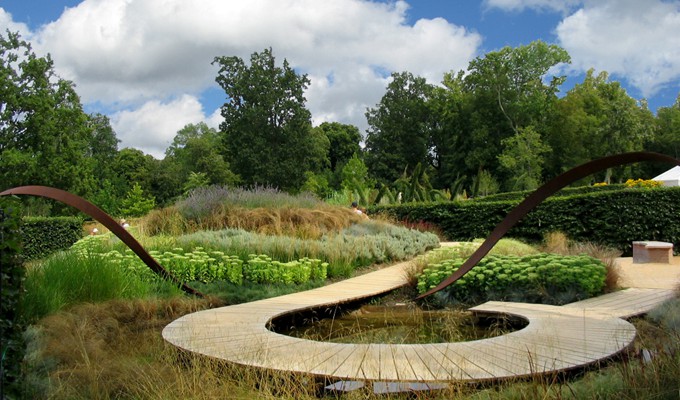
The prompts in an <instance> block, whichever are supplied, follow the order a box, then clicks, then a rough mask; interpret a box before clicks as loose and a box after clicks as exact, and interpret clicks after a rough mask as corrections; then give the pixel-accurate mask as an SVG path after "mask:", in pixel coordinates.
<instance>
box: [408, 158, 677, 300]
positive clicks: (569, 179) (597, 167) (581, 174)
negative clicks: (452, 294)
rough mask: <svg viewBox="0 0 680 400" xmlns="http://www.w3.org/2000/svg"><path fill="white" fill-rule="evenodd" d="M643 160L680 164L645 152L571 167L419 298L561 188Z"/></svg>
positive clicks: (484, 252) (458, 275) (448, 280)
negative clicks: (604, 171) (597, 173)
mask: <svg viewBox="0 0 680 400" xmlns="http://www.w3.org/2000/svg"><path fill="white" fill-rule="evenodd" d="M641 161H660V162H666V163H669V164H676V165H680V160H678V159H675V158H673V157H670V156H667V155H665V154H659V153H651V152H645V151H641V152H633V153H623V154H617V155H614V156H609V157H603V158H599V159H597V160H593V161H590V162H587V163H585V164H581V165H579V166H578V167H575V168H572V169H570V170H569V171H567V172H565V173H563V174H561V175H559V176H557V177H556V178H554V179H552V180H551V181H549V182H548V183H546V184H545V185H543V186H541V187H539V188H538V189H536V191H535V192H533V193H532V194H531V195H529V196H528V197H527V198H526V199H524V201H522V202H521V203H519V204H518V205H517V206H516V207H515V208H513V209H512V211H510V213H508V215H507V216H506V217H505V219H503V221H501V222H500V223H499V224H498V225H496V227H495V228H494V230H493V231H491V234H490V235H489V237H487V238H486V240H485V241H484V242H483V243H482V244H481V245H480V246H479V248H477V250H476V251H475V252H474V253H472V255H471V256H470V258H468V259H467V260H466V261H465V262H464V263H463V265H461V266H460V268H458V269H457V270H456V271H455V272H454V273H453V274H451V276H449V277H448V278H446V279H444V280H443V281H442V282H440V283H439V285H437V286H436V287H434V288H432V289H430V290H428V291H427V292H425V293H423V294H421V295H420V296H418V297H416V298H417V299H421V298H423V297H427V296H429V295H431V294H434V293H436V292H438V291H440V290H442V289H444V288H445V287H447V286H449V285H451V284H452V283H454V282H455V281H457V280H458V279H460V278H461V277H462V276H463V275H465V274H466V273H468V272H469V271H470V270H471V269H472V268H473V267H474V266H475V265H477V263H478V262H479V261H480V260H481V259H482V258H484V256H485V255H487V253H489V251H491V249H492V248H493V246H495V245H496V243H497V242H498V241H499V240H500V239H501V238H502V237H503V236H504V235H505V234H506V233H507V232H508V231H509V230H510V228H512V227H513V226H515V224H517V222H519V220H520V219H522V218H523V217H524V216H525V215H527V214H528V213H529V211H531V210H533V209H534V208H535V207H536V206H537V205H539V204H541V203H542V202H543V201H544V200H545V199H547V198H548V197H550V196H551V195H553V194H555V193H556V192H557V191H559V190H560V189H562V188H564V187H565V186H567V185H569V184H571V183H573V182H576V181H577V180H579V179H583V178H585V177H587V176H588V175H591V174H593V173H595V172H598V171H603V170H606V169H607V168H612V167H618V166H620V165H625V164H633V163H636V162H641Z"/></svg>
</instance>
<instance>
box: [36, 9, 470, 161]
mask: <svg viewBox="0 0 680 400" xmlns="http://www.w3.org/2000/svg"><path fill="white" fill-rule="evenodd" d="M407 10H408V4H407V3H406V2H404V1H397V2H394V3H383V2H371V1H364V0H328V1H318V0H249V1H224V0H201V1H197V0H195V1H190V0H85V1H83V2H81V3H80V4H78V5H77V6H76V7H73V8H70V9H66V11H65V12H64V13H63V14H62V15H61V17H60V18H59V19H58V20H57V21H54V22H52V23H50V24H47V25H44V26H42V27H41V28H40V30H39V31H38V32H36V33H35V39H34V45H35V47H36V50H37V51H39V52H42V53H43V54H44V53H46V52H49V53H51V54H52V57H53V59H54V61H55V68H56V70H57V73H58V74H59V75H60V76H62V77H64V78H66V79H70V80H72V81H74V82H75V83H76V84H77V91H78V93H79V94H80V95H81V97H82V99H83V101H84V102H85V103H95V102H97V103H98V104H103V105H104V106H107V107H117V108H119V109H123V108H124V109H126V110H130V109H135V108H137V107H140V106H141V105H142V104H144V107H147V106H148V104H157V105H158V104H160V103H159V99H167V98H172V97H173V96H174V97H176V96H179V95H181V94H182V93H191V94H193V95H196V96H198V95H199V93H201V92H202V91H204V90H206V89H207V88H209V87H214V86H215V83H214V79H215V77H216V75H217V68H216V67H215V66H212V65H211V62H212V60H213V59H214V57H215V56H223V55H224V56H232V55H236V56H239V57H242V58H244V59H246V60H247V59H249V57H250V54H252V53H253V52H256V51H257V52H260V51H262V50H263V49H265V48H268V47H272V49H273V51H274V55H275V57H276V58H277V62H279V63H280V62H282V61H283V59H284V58H286V59H287V60H288V61H289V62H290V64H291V66H293V67H294V68H296V70H298V71H301V72H304V73H307V74H309V76H310V78H311V79H312V84H311V86H310V88H309V90H308V92H307V98H308V107H309V109H310V111H312V114H313V117H314V121H315V122H316V121H319V122H321V121H325V120H338V121H339V122H345V123H353V124H356V125H359V126H360V127H365V125H366V123H365V118H364V112H365V109H366V107H367V106H374V105H375V104H376V103H377V102H378V101H379V100H380V97H381V96H382V94H383V93H384V88H385V85H386V79H385V76H384V75H385V72H387V73H389V72H392V71H405V70H408V71H410V72H412V73H414V74H417V75H421V76H424V77H426V78H428V79H429V80H430V81H431V82H433V83H439V81H440V80H441V78H442V75H443V73H444V72H448V71H450V70H460V69H465V68H466V67H467V64H468V62H469V61H470V60H471V59H472V58H474V57H475V56H476V55H477V54H476V51H477V49H478V48H479V46H480V44H481V37H480V36H479V35H478V34H476V33H471V32H469V31H467V30H466V29H465V28H462V27H459V26H456V25H453V24H451V23H448V22H447V21H445V20H444V19H441V18H435V19H431V20H430V19H427V20H425V19H422V20H419V21H417V22H416V23H415V24H414V25H413V26H410V25H408V24H407V23H406V13H407ZM329 76H333V77H334V79H333V80H332V81H330V80H327V77H329ZM154 101H155V102H154ZM147 102H151V103H147ZM214 106H216V105H215V104H212V105H210V106H209V107H207V108H210V109H212V108H213V107H214ZM137 113H139V114H137ZM148 113H149V110H148V109H145V110H142V109H139V110H138V111H137V112H132V113H131V112H130V111H125V112H121V113H120V115H119V116H120V117H121V118H122V116H125V118H126V121H128V122H127V123H125V124H123V123H121V124H119V125H118V127H117V129H116V131H117V133H118V135H119V136H121V138H127V137H130V138H131V137H136V133H133V132H128V131H126V129H128V127H129V126H132V125H134V124H133V123H132V121H131V120H130V119H131V118H132V116H136V115H145V116H148ZM209 118H211V119H213V123H214V121H216V120H217V116H216V115H215V114H213V115H212V116H210V117H209ZM174 133H175V131H172V132H168V133H166V134H165V135H166V136H168V135H174ZM158 138H159V139H160V137H158ZM123 140H127V139H123ZM149 140H150V138H149V139H145V142H144V143H143V144H144V145H145V146H147V148H149V146H151V143H150V142H149ZM139 144H140V145H142V143H139Z"/></svg>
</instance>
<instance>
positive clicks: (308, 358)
mask: <svg viewBox="0 0 680 400" xmlns="http://www.w3.org/2000/svg"><path fill="white" fill-rule="evenodd" d="M617 261H618V262H619V267H620V268H621V276H622V281H621V283H622V285H623V286H624V287H629V289H626V290H622V291H619V292H615V293H612V294H608V295H604V296H600V297H597V298H594V299H589V300H586V301H581V302H577V303H571V304H568V305H565V306H561V307H558V306H548V305H540V304H524V303H504V302H488V303H485V304H482V305H480V306H477V307H474V308H472V309H471V310H472V311H474V312H476V313H487V314H509V315H515V316H519V317H521V318H524V319H526V320H528V321H529V324H528V325H527V326H526V327H525V328H524V329H521V330H519V331H515V332H512V333H509V334H506V335H503V336H498V337H494V338H490V339H484V340H477V341H471V342H458V343H434V344H340V343H329V342H319V341H311V340H305V339H299V338H294V337H290V336H285V335H281V334H278V333H274V332H272V331H270V330H268V329H267V324H268V323H269V322H270V321H271V320H272V319H273V318H275V317H277V316H281V315H283V314H288V313H293V312H298V311H302V310H306V309H311V308H317V307H320V306H325V305H328V306H330V305H335V304H339V303H345V302H348V301H352V300H357V299H362V298H366V297H371V296H374V295H376V294H380V293H384V292H387V291H390V290H393V289H395V288H397V287H399V286H402V285H404V284H405V282H406V268H407V266H408V263H400V264H396V265H393V266H391V267H388V268H384V269H381V270H379V271H375V272H371V273H369V274H366V275H362V276H358V277H355V278H351V279H347V280H345V281H342V282H338V283H335V284H332V285H328V286H324V287H321V288H317V289H313V290H309V291H306V292H300V293H294V294H289V295H285V296H280V297H276V298H271V299H266V300H260V301H255V302H251V303H246V304H239V305H234V306H228V307H221V308H217V309H212V310H204V311H200V312H196V313H193V314H189V315H185V316H183V317H181V318H179V319H177V320H175V321H173V322H172V323H170V324H169V325H168V326H166V327H165V329H164V330H163V337H164V338H165V339H166V340H167V341H168V342H170V343H172V344H174V345H176V346H178V347H180V348H182V349H186V350H188V351H192V352H196V353H199V354H203V355H206V356H209V357H215V358H218V359H224V360H227V361H230V362H234V363H239V364H244V365H250V366H256V367H261V368H267V369H273V370H285V371H294V372H300V373H310V374H314V375H319V376H325V377H332V378H337V379H346V380H370V381H402V382H442V381H450V380H462V381H482V380H490V379H500V378H508V377H516V376H526V375H531V374H535V373H545V372H552V371H563V370H568V369H572V368H577V367H582V366H585V365H588V364H592V363H595V362H598V361H599V360H602V359H606V358H609V357H611V356H613V355H615V354H617V353H619V352H620V351H622V350H624V349H625V348H626V347H628V346H629V345H630V344H631V342H632V341H633V339H634V338H635V328H634V327H633V325H631V324H630V323H629V322H627V321H625V320H624V319H622V318H627V317H630V316H633V315H637V314H641V313H645V312H647V311H649V310H650V309H651V308H653V307H654V306H656V305H658V304H660V303H661V302H663V301H665V300H666V299H668V298H670V297H672V296H673V290H672V289H673V288H674V287H677V286H678V284H680V265H656V264H655V265H651V264H646V265H644V266H643V267H642V268H639V267H640V265H639V264H638V265H635V266H632V267H631V265H630V263H629V262H628V261H626V259H619V260H617ZM649 268H651V269H654V268H656V269H658V270H659V271H661V274H662V275H663V276H664V279H661V280H659V281H657V282H656V283H646V284H645V285H644V287H643V288H635V287H634V282H635V281H636V279H638V278H640V279H642V277H639V276H638V275H639V274H638V273H642V274H643V275H644V274H648V273H649V272H650V271H651V269H649ZM641 271H642V272H641ZM652 272H653V271H652ZM664 274H665V275H664ZM645 276H646V275H645Z"/></svg>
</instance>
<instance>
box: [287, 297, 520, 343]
mask: <svg viewBox="0 0 680 400" xmlns="http://www.w3.org/2000/svg"><path fill="white" fill-rule="evenodd" d="M337 314H338V315H335V316H334V317H329V318H321V319H318V318H317V317H315V316H310V315H307V317H306V318H297V319H291V320H290V321H287V322H286V323H276V326H277V328H276V332H278V333H281V334H284V335H289V336H294V337H299V338H304V339H310V340H318V341H327V342H335V343H392V344H407V343H411V344H413V343H446V342H449V343H450V342H463V341H470V340H478V339H486V338H489V337H494V336H499V335H504V334H506V333H509V332H512V331H514V330H518V329H521V328H523V327H524V326H526V322H525V321H524V320H520V319H509V318H505V317H499V318H481V317H477V316H475V315H473V314H472V313H471V312H469V311H462V310H422V309H420V308H418V307H415V306H389V307H388V306H372V305H364V306H362V307H361V308H359V309H357V310H354V311H351V312H345V313H337ZM340 314H341V315H340ZM279 322H283V321H279Z"/></svg>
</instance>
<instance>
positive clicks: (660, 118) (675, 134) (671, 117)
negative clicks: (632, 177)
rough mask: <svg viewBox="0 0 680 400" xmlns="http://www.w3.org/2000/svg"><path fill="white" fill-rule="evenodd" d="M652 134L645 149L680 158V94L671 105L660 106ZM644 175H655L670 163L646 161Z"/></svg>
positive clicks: (646, 142) (665, 168)
mask: <svg viewBox="0 0 680 400" xmlns="http://www.w3.org/2000/svg"><path fill="white" fill-rule="evenodd" d="M652 126H653V127H654V129H653V132H652V134H651V135H650V136H649V137H648V138H647V140H646V141H645V144H644V149H645V150H648V151H654V152H657V153H663V154H668V155H669V156H671V157H675V158H680V95H678V97H677V98H676V99H675V104H673V105H672V106H670V107H660V108H659V109H658V110H657V111H656V119H655V121H654V123H653V125H652ZM644 168H645V171H644V174H643V175H642V176H647V177H653V176H656V175H658V174H660V173H661V172H663V171H665V170H667V169H668V165H665V164H664V165H649V163H646V164H645V166H644Z"/></svg>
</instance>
